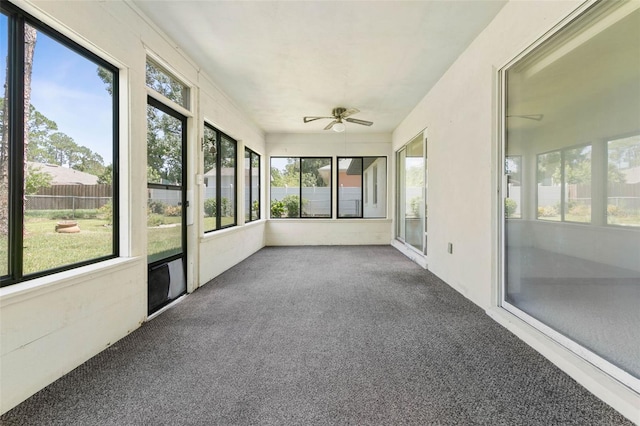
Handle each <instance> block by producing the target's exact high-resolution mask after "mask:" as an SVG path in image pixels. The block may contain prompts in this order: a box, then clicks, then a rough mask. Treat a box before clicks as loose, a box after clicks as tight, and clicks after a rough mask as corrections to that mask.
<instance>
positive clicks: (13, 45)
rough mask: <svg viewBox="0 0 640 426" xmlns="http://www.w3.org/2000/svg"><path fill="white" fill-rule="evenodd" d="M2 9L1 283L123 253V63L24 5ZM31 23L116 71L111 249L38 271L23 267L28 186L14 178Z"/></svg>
mask: <svg viewBox="0 0 640 426" xmlns="http://www.w3.org/2000/svg"><path fill="white" fill-rule="evenodd" d="M0 12H2V14H3V15H5V16H6V17H7V36H8V40H7V51H8V55H7V86H8V88H7V91H8V96H7V103H8V107H7V108H8V112H9V118H8V121H9V136H8V148H7V149H8V151H9V155H8V163H7V164H8V171H7V174H8V179H9V180H8V182H9V188H8V194H7V195H8V200H7V201H8V222H9V223H8V244H7V249H8V256H7V274H6V275H3V276H1V277H0V287H5V286H9V285H13V284H18V283H20V282H24V281H28V280H32V279H35V278H39V277H43V276H48V275H52V274H56V273H59V272H63V271H69V270H73V269H77V268H80V267H82V266H86V265H92V264H96V263H100V262H104V261H105V260H109V259H114V258H117V257H119V256H120V222H119V218H120V215H119V211H120V191H119V187H120V185H119V182H120V176H119V170H120V158H119V146H120V131H119V128H120V107H119V101H120V87H119V77H120V69H119V68H118V67H117V66H115V65H113V64H111V63H110V62H108V61H107V60H105V59H103V58H102V57H100V56H99V55H97V54H96V53H94V52H92V51H90V50H89V49H87V48H85V47H84V46H82V45H80V44H78V43H77V42H75V41H73V40H72V39H71V38H69V37H67V36H65V35H63V34H62V33H60V32H59V31H57V30H55V29H54V28H52V27H51V26H49V25H47V24H45V23H44V22H42V21H41V20H39V19H37V18H35V17H33V16H31V15H30V14H28V13H26V12H25V11H23V10H22V9H20V8H19V7H17V6H15V5H13V4H11V3H8V2H2V3H0ZM25 24H26V25H29V26H31V27H32V28H34V29H36V31H38V32H39V33H43V34H44V35H46V36H47V37H49V38H51V39H52V40H54V41H56V42H57V43H60V44H61V45H62V46H64V47H65V48H67V49H69V50H70V51H72V52H73V53H74V54H76V55H78V56H81V57H82V58H84V59H85V60H88V61H90V62H92V63H93V64H95V65H96V66H97V67H102V68H104V69H105V70H107V71H109V72H111V73H112V75H113V80H112V82H111V83H112V94H111V114H112V123H111V129H112V146H111V152H112V159H111V164H112V168H111V169H112V170H111V173H112V176H111V187H112V195H111V203H112V225H111V253H110V254H107V255H104V256H99V257H95V258H91V259H86V260H82V261H79V262H74V263H69V264H66V265H62V266H57V267H53V268H50V269H45V270H41V271H37V272H31V273H26V274H25V273H24V264H23V260H24V258H23V254H24V249H23V237H24V203H25V199H24V196H25V191H24V188H23V186H22V185H14V184H12V182H23V181H24V178H25V174H24V169H25V164H26V162H27V159H26V158H25V157H24V145H25V144H24V131H25V128H24V113H25V111H24V91H25V87H24V53H25V52H24V26H25Z"/></svg>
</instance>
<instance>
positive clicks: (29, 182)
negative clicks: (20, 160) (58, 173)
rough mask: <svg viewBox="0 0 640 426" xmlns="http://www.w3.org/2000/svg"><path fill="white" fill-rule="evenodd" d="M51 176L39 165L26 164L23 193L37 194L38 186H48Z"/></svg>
mask: <svg viewBox="0 0 640 426" xmlns="http://www.w3.org/2000/svg"><path fill="white" fill-rule="evenodd" d="M52 180H53V177H52V176H51V175H50V174H49V173H47V172H43V171H41V170H40V168H39V167H34V166H28V167H27V175H26V179H25V193H26V194H27V195H33V194H37V193H38V191H39V190H40V188H49V187H50V186H51V181H52Z"/></svg>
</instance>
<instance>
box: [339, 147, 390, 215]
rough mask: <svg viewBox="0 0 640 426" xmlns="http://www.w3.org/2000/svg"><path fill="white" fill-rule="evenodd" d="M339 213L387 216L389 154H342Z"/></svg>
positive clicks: (340, 161) (340, 160)
mask: <svg viewBox="0 0 640 426" xmlns="http://www.w3.org/2000/svg"><path fill="white" fill-rule="evenodd" d="M338 167H339V170H338V217H341V218H348V217H358V218H381V217H386V208H387V206H386V204H387V191H386V188H387V158H386V157H348V158H338Z"/></svg>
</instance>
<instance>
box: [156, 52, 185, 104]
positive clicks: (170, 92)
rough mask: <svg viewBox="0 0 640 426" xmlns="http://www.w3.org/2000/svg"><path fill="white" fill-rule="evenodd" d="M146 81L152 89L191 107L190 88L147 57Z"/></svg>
mask: <svg viewBox="0 0 640 426" xmlns="http://www.w3.org/2000/svg"><path fill="white" fill-rule="evenodd" d="M146 83H147V86H148V87H150V88H151V89H153V90H155V91H156V92H158V93H160V94H162V95H164V96H166V97H167V98H169V99H171V100H172V101H173V102H175V103H177V104H178V105H180V106H182V107H184V108H186V109H189V88H188V87H187V86H185V85H184V84H182V83H181V82H179V81H178V80H177V79H176V78H174V77H173V76H171V74H170V73H168V72H167V71H165V70H164V69H162V67H160V66H159V65H158V64H156V63H154V62H153V61H150V60H149V59H147V69H146Z"/></svg>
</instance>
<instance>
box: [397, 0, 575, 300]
mask: <svg viewBox="0 0 640 426" xmlns="http://www.w3.org/2000/svg"><path fill="white" fill-rule="evenodd" d="M580 3H582V2H581V1H549V2H522V1H512V2H509V3H508V4H507V5H505V7H504V8H503V9H502V10H501V11H500V13H499V14H498V15H497V16H496V18H495V19H494V20H493V22H492V23H491V24H490V25H489V26H488V27H487V28H486V29H485V30H484V31H483V32H482V33H481V34H480V35H479V36H478V37H477V38H476V39H475V40H474V42H473V43H472V44H471V46H470V47H469V48H468V49H467V50H466V51H465V52H464V53H463V54H462V55H460V57H459V58H458V59H457V61H456V62H455V63H454V64H453V65H452V66H451V67H450V68H449V70H448V71H447V72H446V73H445V75H443V77H442V78H441V79H440V80H439V81H438V83H437V84H436V85H435V86H434V87H433V89H432V90H431V91H430V92H429V93H428V94H427V95H426V96H425V97H424V98H423V99H422V101H421V102H420V103H419V104H418V105H417V106H416V108H415V109H414V110H413V111H412V112H411V113H410V114H409V116H407V118H406V119H405V120H404V121H403V122H402V123H401V124H400V125H399V126H398V128H397V129H396V130H395V131H394V133H393V150H394V151H396V150H397V149H399V148H400V147H401V146H402V145H404V144H406V143H407V142H409V141H410V140H411V139H412V138H413V137H414V136H415V135H416V134H418V133H419V132H420V131H422V130H423V129H425V128H426V129H427V135H428V142H427V143H428V147H429V163H428V179H429V195H428V197H429V216H428V218H427V221H428V229H429V239H428V243H427V252H428V253H429V262H428V264H429V270H431V271H432V272H433V273H435V274H436V275H438V276H439V277H440V278H442V279H443V280H444V281H446V282H447V283H449V284H450V285H451V286H452V287H454V288H456V289H457V290H458V291H460V292H461V293H462V294H464V295H465V296H466V297H468V298H469V299H471V300H472V301H474V302H475V303H477V304H478V305H480V306H482V307H484V308H488V307H490V306H492V305H493V304H494V303H495V300H494V295H495V292H494V291H493V283H494V282H493V274H494V268H495V266H494V265H495V262H496V250H495V248H494V247H495V235H496V234H497V227H496V223H495V222H496V216H495V213H496V208H495V205H497V195H495V194H497V182H498V179H497V174H496V173H497V172H498V171H499V165H498V164H497V159H496V157H497V154H496V153H497V136H498V135H497V116H496V111H497V108H498V103H497V89H498V86H497V84H498V83H497V77H496V76H497V71H498V70H499V69H500V68H501V67H503V66H504V65H505V64H506V63H507V62H509V61H510V60H511V59H513V58H514V57H515V56H517V55H518V54H520V53H521V52H522V51H523V50H524V49H525V48H526V47H528V46H529V45H530V44H532V43H533V42H535V41H536V39H538V38H539V37H541V36H542V35H543V34H544V33H545V32H546V31H548V30H550V29H551V28H552V27H553V25H554V24H556V23H558V22H559V21H560V20H562V19H563V18H564V17H565V16H567V15H568V14H569V13H570V12H571V11H573V10H574V9H575V8H576V7H577V6H578V5H579V4H580ZM492 194H494V195H492ZM448 243H452V244H453V253H451V254H450V253H448V250H447V248H448Z"/></svg>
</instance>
